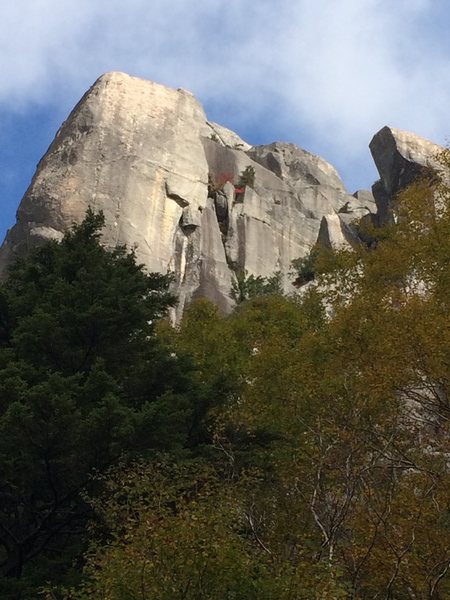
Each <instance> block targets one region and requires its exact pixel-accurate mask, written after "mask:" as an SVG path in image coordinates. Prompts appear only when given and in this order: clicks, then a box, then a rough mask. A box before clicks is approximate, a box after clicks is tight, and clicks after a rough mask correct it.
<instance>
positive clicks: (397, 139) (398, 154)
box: [369, 127, 442, 223]
mask: <svg viewBox="0 0 450 600" xmlns="http://www.w3.org/2000/svg"><path fill="white" fill-rule="evenodd" d="M369 148H370V151H371V153H372V156H373V159H374V162H375V165H376V167H377V169H378V172H379V174H380V179H379V181H377V182H376V183H375V184H374V185H373V187H372V192H373V195H374V198H375V201H376V204H377V208H378V217H379V222H380V223H385V222H386V221H388V220H389V219H390V212H391V208H392V201H393V199H394V198H395V196H396V194H398V192H399V191H400V190H402V189H404V188H406V187H408V186H409V185H411V184H412V183H413V181H415V180H416V179H417V178H418V177H420V176H421V175H423V174H424V172H425V170H426V169H427V168H430V167H431V168H432V169H439V168H441V166H440V164H439V161H438V160H437V156H438V154H439V153H440V152H442V147H441V146H438V145H436V144H434V143H433V142H430V141H429V140H426V139H424V138H421V137H419V136H417V135H414V134H413V133H409V132H407V131H400V130H399V129H394V128H393V127H383V128H382V129H380V131H378V133H376V134H375V135H374V137H373V138H372V141H371V142H370V144H369Z"/></svg>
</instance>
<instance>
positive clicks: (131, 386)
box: [0, 210, 192, 598]
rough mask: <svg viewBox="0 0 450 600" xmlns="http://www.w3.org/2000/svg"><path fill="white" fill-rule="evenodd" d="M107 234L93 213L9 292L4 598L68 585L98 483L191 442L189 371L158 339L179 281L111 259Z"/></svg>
mask: <svg viewBox="0 0 450 600" xmlns="http://www.w3.org/2000/svg"><path fill="white" fill-rule="evenodd" d="M103 224H104V219H103V216H102V215H101V214H94V213H93V212H92V211H91V210H89V211H88V213H87V215H86V218H85V220H84V221H83V222H82V223H81V224H80V225H76V226H74V227H73V228H72V229H71V230H70V231H68V232H67V233H66V235H65V236H64V238H63V240H62V242H61V243H57V242H55V241H51V242H48V243H47V244H45V245H43V246H42V247H40V248H37V249H35V250H34V251H32V252H31V253H30V254H29V255H28V256H27V257H25V258H23V259H20V260H19V261H17V262H16V264H14V265H13V266H12V267H11V269H10V271H9V274H8V277H7V279H6V280H5V281H4V282H3V283H2V284H1V286H0V475H1V477H0V568H1V571H2V573H3V575H5V576H6V577H7V578H10V581H9V582H8V581H7V580H3V582H2V583H0V592H1V594H0V595H1V597H2V598H7V597H11V598H13V597H14V598H15V597H21V598H22V597H23V598H28V597H30V598H34V597H35V593H34V595H33V594H32V593H31V592H30V594H31V595H30V596H26V595H17V596H15V595H14V594H19V592H18V591H17V590H19V589H20V586H21V585H22V583H14V582H12V580H14V579H17V580H18V579H21V578H22V582H23V581H25V583H26V584H29V585H31V583H30V582H34V583H33V585H34V584H36V585H37V583H38V582H40V583H42V581H41V579H42V577H45V578H48V577H49V576H50V570H52V571H53V572H52V576H54V577H55V578H57V577H58V570H57V567H56V566H55V565H56V562H55V560H54V559H55V558H57V560H58V561H60V560H61V557H64V556H65V554H67V560H69V559H70V552H69V550H68V549H69V547H70V545H71V544H73V540H74V539H79V537H77V536H78V535H79V534H80V532H82V531H83V527H84V523H85V519H86V513H87V507H86V504H85V503H84V502H83V500H82V498H81V496H80V492H81V490H82V489H83V488H85V487H90V488H91V490H92V489H93V488H92V486H93V484H92V482H91V480H90V478H91V475H92V473H93V472H95V471H98V470H103V469H104V468H106V467H107V466H108V465H110V464H111V463H113V462H114V461H116V460H117V459H118V457H119V456H121V455H123V454H124V453H125V454H126V453H136V452H139V453H141V454H142V453H145V452H148V451H149V450H152V449H153V450H161V449H164V450H168V449H169V450H176V449H178V450H180V449H181V448H182V447H183V446H184V445H185V443H186V439H187V436H188V433H189V428H190V418H191V414H192V406H191V400H192V395H191V394H190V386H191V382H190V380H189V378H188V377H187V376H186V375H185V372H188V370H189V367H188V366H187V365H186V364H184V362H183V359H182V358H180V357H177V356H174V355H172V354H171V353H170V351H169V350H168V349H167V348H163V347H162V346H161V344H159V342H158V340H157V338H156V336H155V322H156V321H157V320H158V319H160V318H161V317H162V316H163V315H164V314H165V313H166V310H167V309H168V307H170V306H172V305H173V304H174V302H175V298H174V297H173V296H172V295H171V294H170V293H169V291H168V286H169V283H170V277H169V276H167V275H159V274H155V273H150V274H148V273H146V272H145V270H144V268H143V266H142V265H139V264H138V263H137V262H136V257H135V255H134V253H133V252H127V250H126V249H125V248H124V247H118V248H115V249H114V250H112V251H107V250H106V249H105V248H104V247H103V246H102V245H101V244H100V237H101V228H102V226H103ZM46 561H50V563H52V561H53V563H52V566H50V567H46V566H45V564H44V563H46ZM66 562H67V561H66ZM42 565H44V566H42ZM61 568H62V569H63V570H65V569H67V564H65V565H64V566H62V567H61ZM35 571H36V573H35ZM2 586H3V587H2ZM22 587H26V585H25V584H23V585H22ZM12 589H15V590H16V592H12V591H11V590H12ZM8 594H11V595H8ZM23 594H25V592H23Z"/></svg>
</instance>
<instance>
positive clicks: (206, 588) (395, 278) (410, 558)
mask: <svg viewBox="0 0 450 600" xmlns="http://www.w3.org/2000/svg"><path fill="white" fill-rule="evenodd" d="M447 160H448V156H447ZM395 210H396V218H395V219H393V220H392V222H391V223H390V224H388V225H386V226H385V227H383V228H380V229H377V230H373V231H371V232H370V235H371V239H372V243H371V248H370V249H369V248H367V247H366V246H362V245H361V246H359V247H356V248H354V249H353V250H351V251H342V252H336V253H333V254H330V253H329V252H321V251H320V249H319V250H318V252H317V256H316V259H315V264H314V277H315V281H314V282H313V283H312V284H308V286H306V288H308V289H306V288H305V287H304V288H303V291H302V293H301V294H298V295H296V296H293V297H285V296H282V295H280V294H276V293H269V292H273V290H272V289H271V288H270V286H269V287H267V286H266V287H265V286H264V285H261V286H254V287H253V288H251V289H252V290H253V291H252V293H249V294H247V297H246V296H245V294H244V295H243V297H242V298H240V300H242V301H241V302H239V304H238V305H237V308H236V309H235V311H234V312H233V313H232V314H231V315H228V316H225V315H222V314H220V312H219V311H218V309H217V307H216V306H215V305H214V304H212V303H211V302H209V301H206V300H197V301H195V302H193V303H192V304H191V306H190V308H189V309H188V310H187V311H186V313H185V315H184V318H183V320H182V322H181V323H180V324H179V326H177V327H172V326H171V325H170V324H169V322H168V320H167V317H166V316H167V310H168V309H169V308H170V307H171V306H174V304H175V303H176V298H175V297H173V296H172V295H171V293H170V291H169V289H170V276H165V275H159V274H147V273H146V272H145V270H144V269H143V267H142V266H140V265H138V264H137V263H136V259H135V256H134V254H133V253H132V252H131V253H130V252H129V251H127V249H125V248H122V247H119V248H117V249H115V250H114V251H112V252H108V251H107V250H105V249H104V248H103V247H102V246H101V244H100V241H101V229H102V224H103V219H102V215H101V214H95V213H93V212H91V211H89V212H88V214H87V216H86V218H85V220H84V222H83V223H82V224H80V225H77V226H74V227H73V228H72V229H71V230H70V231H69V232H67V233H66V235H65V237H64V239H63V240H62V242H61V243H57V242H50V243H47V244H45V245H43V246H41V247H39V248H37V249H36V250H34V251H32V252H31V253H30V254H29V255H28V256H27V257H26V258H24V259H20V260H19V261H17V262H16V263H15V264H14V265H13V266H12V267H11V268H10V270H9V274H8V277H7V278H6V279H5V280H4V281H3V282H2V284H1V285H0V472H1V480H0V568H1V570H2V579H1V580H0V597H1V598H4V599H5V600H6V599H10V600H12V599H22V600H31V599H36V598H40V597H42V598H46V599H47V600H48V599H65V600H69V599H72V600H87V599H104V600H153V599H154V600H156V599H158V600H169V599H170V600H178V599H179V600H181V599H185V600H201V599H205V600H206V599H208V600H232V599H233V600H252V599H253V600H311V599H317V600H322V599H330V600H331V599H333V600H334V599H339V598H343V599H346V598H353V599H361V600H363V599H364V600H366V599H375V598H377V599H378V598H379V599H396V600H403V599H405V600H423V599H427V598H430V599H440V600H445V599H446V598H449V597H450V504H449V501H450V499H449V489H450V474H449V452H450V448H449V439H450V438H449V433H450V365H449V358H450V328H449V321H448V318H449V317H448V315H449V300H450V267H449V261H450V190H449V189H448V187H446V185H445V184H444V183H442V182H439V181H437V180H436V178H432V179H430V178H429V179H424V180H423V181H420V182H418V183H416V184H415V185H414V186H412V187H410V188H409V189H408V190H406V191H405V192H403V193H402V194H401V195H400V196H399V198H398V201H397V206H396V209H395ZM308 267H310V265H309V266H308Z"/></svg>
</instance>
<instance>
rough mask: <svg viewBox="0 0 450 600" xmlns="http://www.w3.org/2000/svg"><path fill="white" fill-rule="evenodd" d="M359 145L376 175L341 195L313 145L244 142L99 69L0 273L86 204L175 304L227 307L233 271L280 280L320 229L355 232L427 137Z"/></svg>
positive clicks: (385, 133)
mask: <svg viewBox="0 0 450 600" xmlns="http://www.w3.org/2000/svg"><path fill="white" fill-rule="evenodd" d="M370 148H371V151H372V154H373V157H374V160H375V163H376V165H377V168H378V170H379V173H380V180H379V181H378V182H377V183H376V184H374V186H373V195H372V193H371V192H369V191H367V190H361V191H358V192H356V193H355V194H354V195H350V194H348V193H347V191H346V189H345V186H344V184H343V183H342V181H341V179H340V177H339V175H338V173H337V172H336V170H335V169H334V167H333V166H331V165H330V164H329V163H327V162H326V161H325V160H323V159H322V158H320V157H318V156H314V155H313V154H311V153H309V152H307V151H305V150H302V149H301V148H298V147H297V146H295V145H293V144H288V143H279V142H275V143H273V144H269V145H262V146H250V145H249V144H247V143H246V142H245V141H244V140H242V139H240V138H239V136H238V135H236V134H235V133H234V132H232V131H230V130H228V129H226V128H224V127H221V126H220V125H217V124H216V123H212V122H209V121H208V120H207V118H206V115H205V113H204V110H203V108H202V106H201V105H200V103H199V102H198V101H197V100H196V99H195V98H194V96H193V95H192V94H191V93H189V92H187V91H185V90H183V89H178V90H175V89H170V88H167V87H165V86H162V85H159V84H156V83H153V82H150V81H144V80H141V79H138V78H134V77H130V76H128V75H126V74H123V73H115V72H113V73H107V74H106V75H103V76H102V77H100V79H98V81H97V82H96V83H95V84H94V85H93V86H92V87H91V89H90V90H89V91H88V92H87V93H86V94H85V95H84V96H83V98H82V99H81V100H80V102H79V103H78V105H77V106H76V107H75V108H74V109H73V111H72V113H71V114H70V116H69V117H68V119H67V121H66V122H65V123H63V125H62V126H61V128H60V130H59V131H58V133H57V134H56V137H55V140H54V141H53V143H52V144H51V146H50V148H49V149H48V151H47V153H46V154H45V156H44V157H43V158H42V160H41V161H40V163H39V165H38V167H37V171H36V174H35V175H34V177H33V180H32V182H31V185H30V187H29V188H28V190H27V191H26V193H25V196H24V198H23V199H22V202H21V204H20V206H19V209H18V212H17V223H16V225H15V226H14V227H13V228H12V229H11V230H10V231H9V232H8V234H7V236H6V239H5V241H4V243H3V246H2V248H1V250H0V273H1V272H4V270H5V268H6V267H7V265H8V264H9V262H10V261H11V260H12V259H13V258H14V257H15V256H17V255H20V254H21V253H23V252H26V251H27V250H28V249H29V248H30V247H32V246H33V245H35V244H37V243H39V242H42V240H47V239H60V238H61V237H62V235H63V232H64V231H65V230H66V229H67V228H68V227H69V226H70V225H71V224H72V223H73V222H79V221H80V220H82V218H83V216H84V214H85V212H86V210H87V208H88V206H91V207H92V208H93V209H95V210H97V211H98V210H102V211H103V212H104V214H105V217H106V228H105V231H104V235H103V242H104V243H105V244H106V245H107V246H114V245H116V244H126V245H127V246H128V247H130V248H131V247H132V248H134V249H135V251H136V254H137V257H138V260H139V261H140V262H142V263H144V264H145V265H146V267H147V268H148V270H150V271H160V272H163V273H165V272H167V271H172V272H173V273H174V277H175V280H174V288H175V291H176V293H177V294H178V297H179V305H178V309H177V311H178V316H179V315H180V314H181V312H182V311H183V309H184V307H185V306H186V305H187V304H188V303H189V302H190V301H191V300H192V299H193V298H196V297H199V296H204V297H208V298H211V299H212V300H214V301H215V302H217V303H218V304H219V306H220V307H221V308H222V309H223V310H225V311H228V310H230V309H231V308H232V306H233V301H232V299H231V298H230V290H231V287H232V283H233V281H234V280H235V278H236V274H237V273H239V272H245V271H246V272H248V273H249V274H253V275H261V276H270V275H272V274H273V273H274V272H276V271H279V272H281V274H282V277H283V285H284V287H285V289H289V286H290V283H289V276H288V273H289V271H290V267H291V261H292V260H293V259H296V258H299V257H302V256H304V255H306V254H307V253H308V251H309V250H310V248H311V247H312V246H313V245H314V244H315V242H316V241H317V240H318V239H320V240H321V241H322V243H325V244H328V245H331V246H333V247H342V246H349V245H351V244H353V243H358V235H357V229H356V228H355V227H354V226H353V223H354V222H356V221H357V220H359V219H360V218H361V217H365V218H370V219H372V220H376V219H378V220H379V221H385V220H387V219H388V218H389V210H390V204H391V202H392V198H393V196H394V195H395V194H396V193H397V192H398V191H399V190H400V189H401V188H402V187H404V186H405V185H407V184H408V183H410V182H411V181H412V180H413V179H414V177H415V176H417V174H418V173H420V172H421V169H422V168H423V167H424V166H433V164H434V160H435V158H434V157H435V155H436V153H437V151H438V150H439V147H438V146H436V145H434V144H432V143H431V142H428V141H426V140H423V139H422V138H419V137H418V136H415V135H414V134H409V133H405V132H401V131H398V130H395V129H392V128H388V127H384V128H383V129H382V130H381V131H380V132H378V133H377V134H376V135H375V137H374V138H373V140H372V142H371V144H370ZM246 170H247V172H249V171H250V173H251V174H252V179H253V178H254V183H253V182H250V183H251V185H250V184H249V183H248V182H247V184H246V182H245V181H244V180H243V179H242V177H241V175H242V173H243V172H245V171H246Z"/></svg>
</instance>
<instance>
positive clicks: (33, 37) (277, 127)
mask: <svg viewBox="0 0 450 600" xmlns="http://www.w3.org/2000/svg"><path fill="white" fill-rule="evenodd" d="M449 25H450V4H449V2H448V0H339V1H338V0H253V1H252V2H251V1H250V0H227V1H223V0H207V1H205V2H203V3H202V2H199V0H170V1H168V0H127V1H126V2H125V0H77V2H74V1H69V0H67V1H66V0H14V2H2V3H1V7H0V76H1V85H0V133H1V138H2V144H1V147H0V238H1V239H3V236H4V233H5V231H6V229H7V228H8V227H10V226H11V225H12V224H13V223H14V215H15V211H16V209H17V206H18V204H19V202H20V199H21V197H22V195H23V193H24V192H25V190H26V188H27V186H28V185H29V183H30V181H31V178H32V176H33V173H34V170H35V167H36V164H37V162H38V161H39V159H40V158H41V156H42V155H43V153H44V152H45V150H46V149H47V147H48V145H49V144H50V142H51V140H52V139H53V137H54V135H55V133H56V131H57V129H58V127H59V125H60V124H61V122H62V121H63V120H64V119H65V118H66V117H67V115H68V114H69V112H70V110H71V109H72V108H73V106H74V104H75V103H76V102H77V101H78V100H79V98H80V97H81V95H82V94H83V93H84V92H85V91H86V89H87V88H88V87H89V86H90V85H91V84H92V83H93V82H94V81H95V80H96V79H97V77H98V76H99V75H101V74H102V73H104V72H106V71H125V72H127V73H129V74H131V75H136V76H139V77H143V78H145V79H151V80H154V81H157V82H159V83H163V84H167V85H170V86H173V87H184V88H186V89H189V90H191V91H192V92H193V93H194V94H195V95H196V96H197V97H198V98H199V100H200V101H201V102H202V103H203V105H204V107H205V110H206V112H207V115H208V117H209V118H210V119H211V120H214V121H217V122H219V123H221V124H223V125H225V126H227V127H230V128H231V129H233V130H235V131H237V132H238V133H239V134H240V135H241V137H243V138H245V139H246V140H247V141H248V142H249V143H252V144H258V143H269V142H272V141H274V140H283V141H291V142H294V143H296V144H298V145H299V146H301V147H303V148H305V149H307V150H309V151H311V152H314V153H316V154H320V155H321V156H323V157H324V158H325V159H327V160H328V161H329V162H331V163H332V164H333V165H334V166H336V168H337V169H338V171H339V173H340V174H341V176H342V178H343V179H344V182H345V183H346V185H347V187H348V189H349V191H351V192H353V191H354V190H356V189H358V188H361V187H370V185H371V184H372V182H373V181H374V179H375V178H376V172H375V168H374V167H373V164H372V160H371V157H370V154H369V151H368V148H367V146H368V143H369V141H370V139H371V137H372V136H373V134H374V133H375V132H376V131H377V130H378V129H380V128H381V127H382V126H383V125H386V124H388V125H392V126H394V127H398V128H401V129H406V130H409V131H414V132H415V133H417V134H419V135H422V136H424V137H427V138H429V139H432V140H433V141H435V142H438V143H442V144H445V143H447V141H448V140H449V138H450V119H449V116H450V36H449V35H448V28H449Z"/></svg>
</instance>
